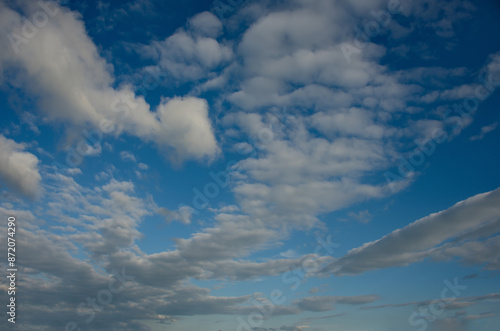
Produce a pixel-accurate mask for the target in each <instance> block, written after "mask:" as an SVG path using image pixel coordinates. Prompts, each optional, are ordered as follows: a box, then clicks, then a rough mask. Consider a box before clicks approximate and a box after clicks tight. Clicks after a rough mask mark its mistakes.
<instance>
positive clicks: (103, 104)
mask: <svg viewBox="0 0 500 331" xmlns="http://www.w3.org/2000/svg"><path fill="white" fill-rule="evenodd" d="M1 6H2V14H1V22H2V25H1V26H0V28H1V29H2V31H6V33H4V34H2V37H1V38H2V43H3V44H5V45H10V46H12V47H6V49H5V52H4V53H3V54H2V56H1V57H0V70H2V71H6V70H8V71H9V74H11V75H13V77H15V79H16V81H18V82H19V87H20V88H21V86H22V88H23V89H25V90H26V91H28V92H29V93H30V94H31V95H33V96H35V97H36V98H37V99H38V106H39V107H38V108H39V110H40V112H41V113H42V115H43V116H44V118H46V119H48V120H50V121H52V122H64V123H66V124H68V125H70V126H72V127H74V128H76V130H77V131H78V130H83V129H85V128H88V127H91V128H94V130H98V133H95V134H98V135H101V136H102V134H103V133H104V134H111V133H112V134H114V135H116V136H117V135H120V134H122V133H126V134H130V135H132V136H135V137H138V138H140V139H142V140H144V141H150V142H153V143H155V144H156V145H157V146H158V147H159V149H160V150H162V151H163V152H168V155H169V156H170V157H171V158H172V160H173V161H175V162H182V161H184V160H188V159H195V160H203V159H208V160H212V159H213V158H214V157H215V156H216V155H217V153H218V151H219V148H218V146H217V141H216V139H215V137H214V133H213V129H212V125H211V122H210V119H209V118H208V104H207V102H206V101H204V100H202V99H198V98H195V97H185V98H182V97H175V98H170V99H163V100H162V101H161V103H160V105H159V106H158V109H157V110H156V112H154V111H152V110H151V109H150V106H149V104H148V103H147V102H146V101H145V100H144V98H143V97H141V96H136V95H135V94H134V93H133V92H132V87H131V86H130V85H122V86H120V87H116V88H115V87H114V85H115V81H114V77H113V74H112V66H111V65H110V64H109V63H107V62H106V60H105V59H104V58H102V57H101V56H100V54H99V52H98V49H97V47H96V46H95V44H94V43H93V41H92V40H91V39H90V37H89V36H88V35H87V33H86V31H85V28H84V24H83V22H82V20H81V18H80V17H79V16H78V15H76V14H75V13H74V12H71V11H70V10H68V9H67V8H65V7H59V6H57V5H56V4H55V3H53V2H51V6H53V7H52V8H53V11H54V12H56V13H55V14H54V15H53V16H51V17H50V18H49V19H48V23H47V24H46V25H45V26H44V27H43V28H40V29H37V33H36V36H35V37H33V38H31V39H26V40H27V41H26V42H24V41H23V42H20V43H14V44H11V43H10V42H9V40H8V38H10V37H11V36H13V35H14V34H15V35H16V36H21V37H19V38H23V37H22V32H21V27H22V24H23V19H22V15H21V14H19V13H18V12H16V11H14V10H13V9H11V8H9V7H6V6H5V4H2V5H1ZM39 6H40V5H39V4H38V3H30V2H24V3H23V9H24V10H25V12H26V13H27V14H28V16H29V17H31V15H32V14H33V13H35V12H37V11H39V10H40V7H39ZM8 36H10V37H8ZM15 40H23V39H15ZM199 43H200V44H199V48H200V51H201V52H203V53H204V60H205V61H208V60H207V59H209V56H208V54H210V51H211V47H212V44H211V43H210V42H204V41H203V40H202V41H200V42H199ZM40 50H44V51H43V52H40ZM61 50H64V51H61ZM214 56H215V57H217V56H218V55H217V54H214ZM214 61H216V60H215V59H214ZM212 62H213V61H212ZM210 63H211V62H210ZM68 109H71V111H68ZM82 132H83V131H82Z"/></svg>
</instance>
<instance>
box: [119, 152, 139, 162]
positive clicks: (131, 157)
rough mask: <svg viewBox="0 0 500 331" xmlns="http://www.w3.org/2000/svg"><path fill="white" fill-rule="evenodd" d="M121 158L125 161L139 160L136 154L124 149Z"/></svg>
mask: <svg viewBox="0 0 500 331" xmlns="http://www.w3.org/2000/svg"><path fill="white" fill-rule="evenodd" d="M120 158H121V159H122V160H123V161H131V162H133V163H136V162H137V159H136V158H135V156H134V154H132V153H130V152H128V151H122V152H120Z"/></svg>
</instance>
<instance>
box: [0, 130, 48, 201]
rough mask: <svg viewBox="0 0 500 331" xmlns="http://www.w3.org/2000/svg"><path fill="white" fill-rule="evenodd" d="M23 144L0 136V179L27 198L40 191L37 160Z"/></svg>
mask: <svg viewBox="0 0 500 331" xmlns="http://www.w3.org/2000/svg"><path fill="white" fill-rule="evenodd" d="M25 149H26V146H25V145H24V144H19V143H16V142H15V141H14V140H12V139H8V138H6V137H5V136H3V135H0V179H1V180H2V181H3V182H4V183H5V184H6V185H7V186H8V187H9V188H11V189H13V190H14V191H17V192H19V193H21V194H24V195H27V196H29V197H35V196H36V195H37V193H39V190H40V180H41V178H42V177H41V175H40V173H39V170H38V163H39V160H38V158H37V157H36V156H35V155H33V154H31V153H29V152H26V151H25Z"/></svg>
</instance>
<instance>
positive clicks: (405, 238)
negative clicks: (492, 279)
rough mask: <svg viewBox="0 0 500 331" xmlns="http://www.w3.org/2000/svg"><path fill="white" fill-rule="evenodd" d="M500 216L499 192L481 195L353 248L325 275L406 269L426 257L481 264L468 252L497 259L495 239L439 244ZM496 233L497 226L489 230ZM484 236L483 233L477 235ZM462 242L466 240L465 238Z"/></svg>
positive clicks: (498, 190) (494, 221)
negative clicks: (457, 259) (487, 241)
mask: <svg viewBox="0 0 500 331" xmlns="http://www.w3.org/2000/svg"><path fill="white" fill-rule="evenodd" d="M499 215H500V189H496V190H495V191H491V192H487V193H482V194H478V195H475V196H473V197H471V198H468V199H466V200H464V201H461V202H458V203H456V204H455V205H454V206H452V207H450V208H448V209H446V210H444V211H441V212H438V213H434V214H431V215H429V216H426V217H424V218H421V219H419V220H417V221H415V222H413V223H411V224H410V225H407V226H406V227H404V228H402V229H398V230H395V231H393V232H391V233H389V234H388V235H386V236H384V237H382V238H381V239H378V240H375V241H372V242H369V243H366V244H364V245H363V246H361V247H358V248H355V249H352V250H351V251H349V253H347V254H346V255H345V256H343V257H342V258H340V259H339V260H338V261H336V262H334V263H332V264H331V265H330V266H329V267H328V268H326V269H325V271H326V272H334V273H335V274H337V275H353V274H360V273H363V272H366V271H369V270H376V269H381V268H389V267H395V266H406V265H409V264H411V263H415V262H418V261H421V260H423V259H424V258H426V257H433V258H444V257H451V256H462V257H463V258H464V260H465V261H466V262H473V261H474V262H477V263H483V262H486V260H484V259H482V258H476V259H473V258H471V255H470V252H469V253H466V252H464V250H467V249H474V250H475V251H476V253H481V254H485V253H486V252H488V253H487V256H490V257H492V258H495V259H498V254H497V253H494V252H498V238H496V237H495V238H492V239H490V240H489V243H484V242H483V243H481V244H480V243H474V242H469V243H465V244H463V245H456V244H445V245H444V246H443V247H439V245H442V244H444V243H445V242H446V241H448V240H450V239H453V238H456V237H458V238H460V236H461V235H464V234H466V233H468V232H469V231H474V230H477V229H481V228H482V227H486V226H489V225H490V224H493V223H494V224H496V223H498V218H499ZM488 230H490V231H493V232H489V233H487V234H488V235H493V234H495V231H497V230H498V226H496V227H493V228H492V227H488ZM478 233H479V234H484V232H478ZM464 240H465V238H464Z"/></svg>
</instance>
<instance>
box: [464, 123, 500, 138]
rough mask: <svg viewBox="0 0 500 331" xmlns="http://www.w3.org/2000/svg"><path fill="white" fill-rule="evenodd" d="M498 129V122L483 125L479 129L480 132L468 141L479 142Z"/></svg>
mask: <svg viewBox="0 0 500 331" xmlns="http://www.w3.org/2000/svg"><path fill="white" fill-rule="evenodd" d="M497 127H498V122H495V123H492V124H490V125H485V126H483V127H482V128H481V132H480V133H479V134H478V135H476V136H472V137H470V138H469V139H470V141H475V140H481V139H483V138H484V136H485V135H486V134H488V133H490V132H492V131H494V130H495V129H496V128H497Z"/></svg>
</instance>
